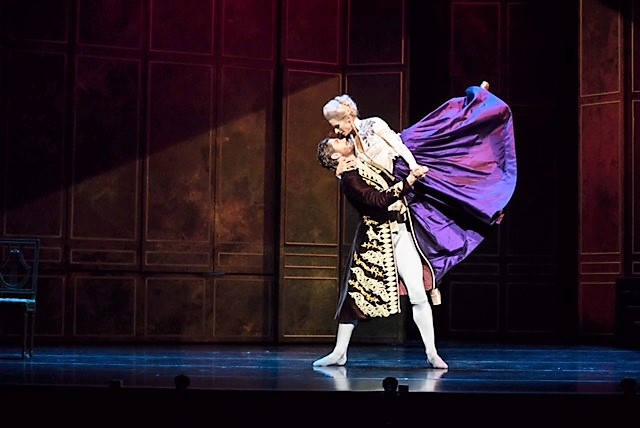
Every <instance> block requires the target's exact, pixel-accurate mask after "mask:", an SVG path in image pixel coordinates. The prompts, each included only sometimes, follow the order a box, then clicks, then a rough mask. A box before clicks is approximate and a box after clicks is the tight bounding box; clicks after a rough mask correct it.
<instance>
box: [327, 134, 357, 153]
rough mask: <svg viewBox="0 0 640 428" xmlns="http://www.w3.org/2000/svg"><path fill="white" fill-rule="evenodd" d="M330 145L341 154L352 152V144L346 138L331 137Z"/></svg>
mask: <svg viewBox="0 0 640 428" xmlns="http://www.w3.org/2000/svg"><path fill="white" fill-rule="evenodd" d="M331 147H333V150H334V151H335V152H336V153H340V154H341V155H342V156H349V155H351V154H353V144H351V143H350V142H349V141H347V139H346V138H333V139H332V140H331Z"/></svg>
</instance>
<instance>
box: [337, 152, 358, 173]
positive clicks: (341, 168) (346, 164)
mask: <svg viewBox="0 0 640 428" xmlns="http://www.w3.org/2000/svg"><path fill="white" fill-rule="evenodd" d="M354 169H356V158H355V156H347V157H342V158H341V159H340V160H339V161H338V167H337V168H336V177H340V176H341V175H342V174H343V173H345V172H347V171H352V170H354Z"/></svg>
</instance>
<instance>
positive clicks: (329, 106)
mask: <svg viewBox="0 0 640 428" xmlns="http://www.w3.org/2000/svg"><path fill="white" fill-rule="evenodd" d="M322 114H323V115H324V118H325V119H326V120H331V119H336V120H341V119H344V118H346V117H348V116H353V117H358V105H357V104H356V103H355V101H353V100H352V99H351V97H350V96H349V95H347V94H344V95H339V96H337V97H335V98H333V99H332V100H330V101H329V102H327V103H326V104H325V105H324V107H322Z"/></svg>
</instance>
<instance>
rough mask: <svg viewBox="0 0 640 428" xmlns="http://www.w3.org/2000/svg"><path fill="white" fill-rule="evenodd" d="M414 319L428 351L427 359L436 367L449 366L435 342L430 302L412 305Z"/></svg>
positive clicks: (443, 367) (444, 367)
mask: <svg viewBox="0 0 640 428" xmlns="http://www.w3.org/2000/svg"><path fill="white" fill-rule="evenodd" d="M411 310H412V311H413V321H415V323H416V325H417V326H418V330H419V331H420V336H421V337H422V342H423V343H424V347H425V350H426V352H427V360H428V361H429V364H431V366H433V368H434V369H446V368H449V366H448V365H447V363H445V362H444V360H443V359H442V358H440V356H439V355H438V351H437V349H436V343H435V333H434V330H433V313H432V312H431V306H430V305H429V302H424V303H418V304H417V305H412V307H411Z"/></svg>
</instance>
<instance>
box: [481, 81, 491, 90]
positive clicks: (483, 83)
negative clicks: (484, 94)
mask: <svg viewBox="0 0 640 428" xmlns="http://www.w3.org/2000/svg"><path fill="white" fill-rule="evenodd" d="M480 87H481V88H482V89H486V90H487V91H488V90H489V82H487V81H486V80H483V81H482V83H481V84H480Z"/></svg>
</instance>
